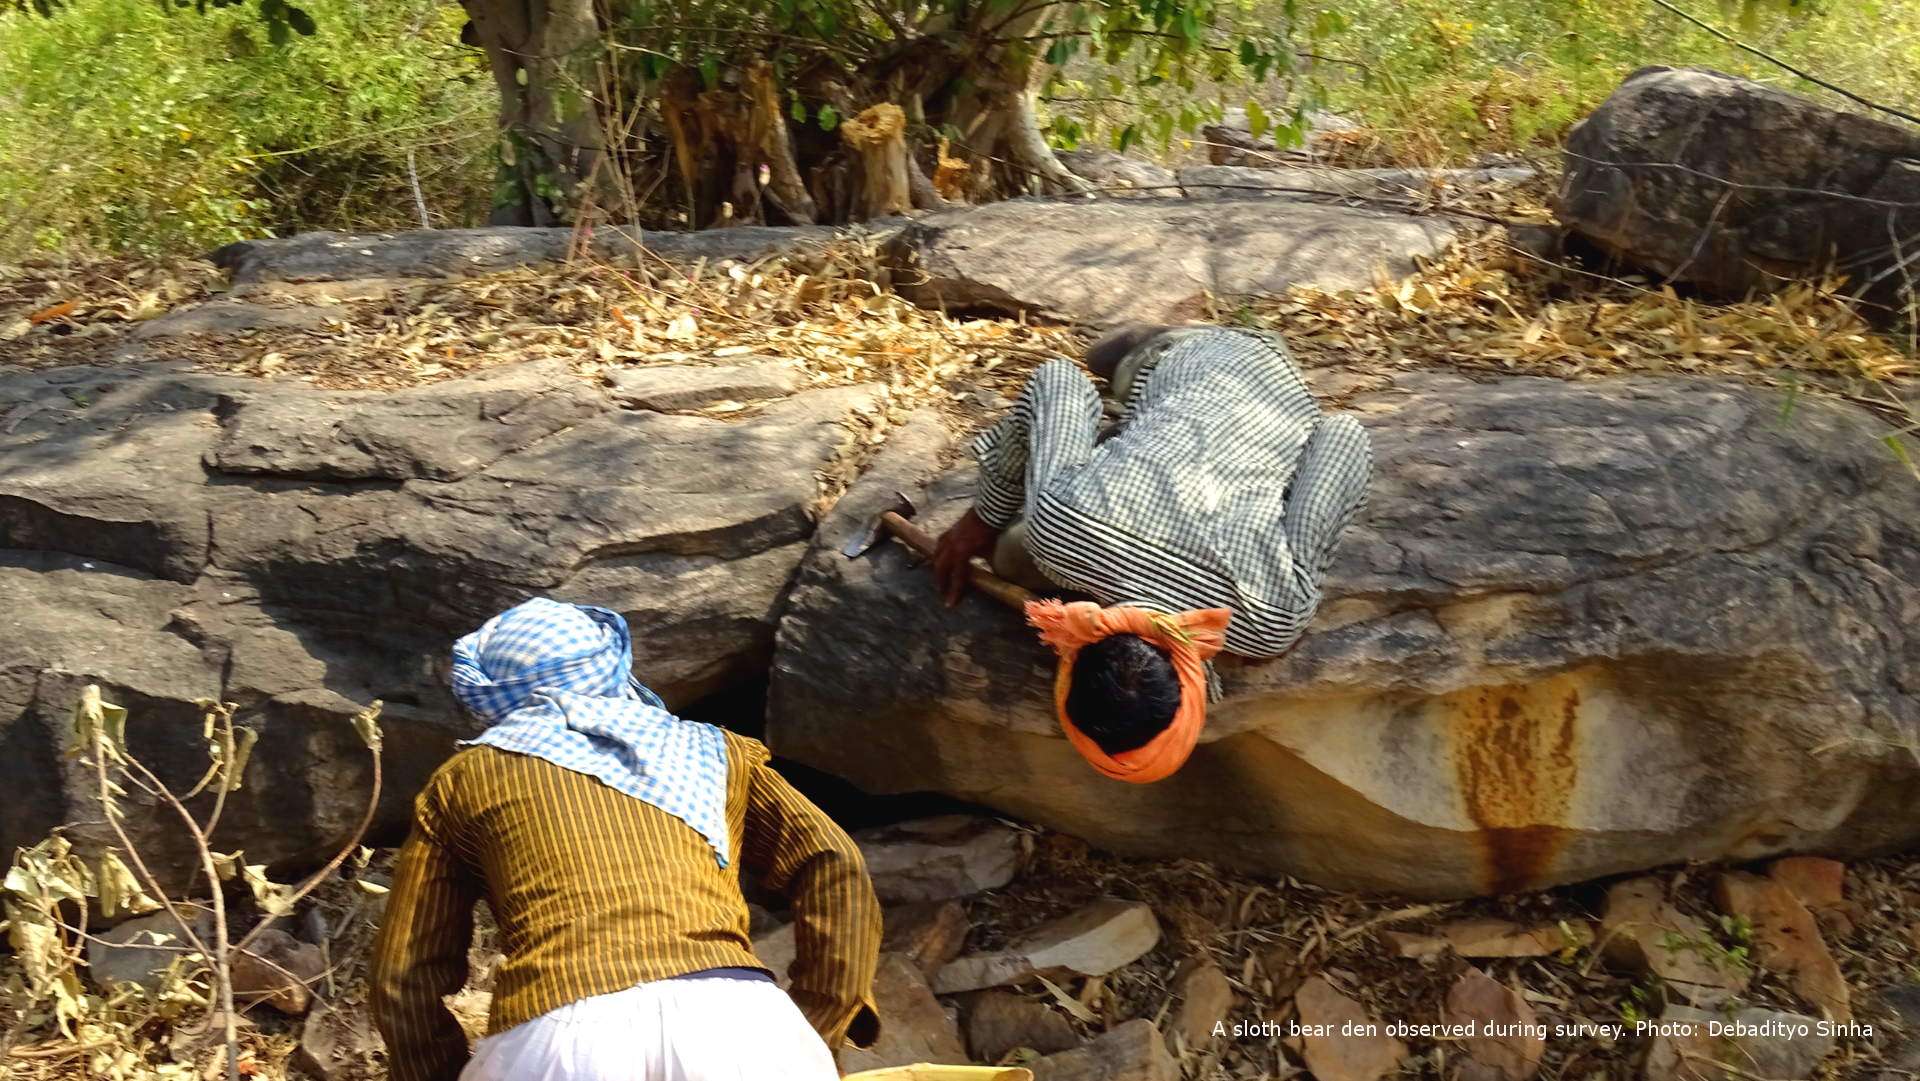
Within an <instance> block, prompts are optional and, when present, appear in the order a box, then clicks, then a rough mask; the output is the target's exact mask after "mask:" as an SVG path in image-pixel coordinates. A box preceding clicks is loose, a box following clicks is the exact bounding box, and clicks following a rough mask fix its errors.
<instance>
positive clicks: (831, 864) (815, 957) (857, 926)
mask: <svg viewBox="0 0 1920 1081" xmlns="http://www.w3.org/2000/svg"><path fill="white" fill-rule="evenodd" d="M752 768H753V771H754V772H753V778H752V781H751V783H750V785H749V787H748V791H747V816H746V836H745V838H744V840H743V843H742V846H741V862H742V865H743V867H744V869H745V870H746V871H747V873H749V874H752V875H754V876H756V877H758V878H759V879H760V881H761V882H763V883H764V884H765V885H766V886H767V888H769V889H772V890H776V891H778V892H780V893H783V894H785V895H786V896H787V899H788V900H789V901H790V902H791V903H792V905H793V918H794V946H795V957H794V962H793V967H792V968H791V969H789V970H788V975H789V976H790V978H791V980H792V985H791V987H790V988H789V989H788V994H790V995H791V996H792V997H793V1001H794V1004H795V1005H797V1006H798V1007H799V1008H800V1012H801V1013H802V1014H804V1015H805V1016H806V1018H807V1021H808V1023H809V1024H811V1025H812V1026H813V1028H814V1030H815V1031H816V1032H818V1033H820V1036H821V1038H822V1039H824V1040H825V1041H826V1043H827V1046H828V1047H830V1048H838V1047H839V1046H840V1045H841V1044H842V1043H843V1042H851V1043H852V1044H854V1045H855V1046H856V1047H868V1046H871V1045H872V1043H873V1041H874V1039H875V1038H876V1037H877V1036H878V1035H879V1033H880V1021H879V1016H878V1015H877V1014H876V1013H875V1012H874V1006H873V975H874V972H875V970H876V969H877V968H878V967H879V964H880V930H881V928H880V902H879V901H878V899H876V898H875V897H874V893H873V882H872V880H871V879H869V878H868V877H867V864H866V860H865V858H863V857H862V856H861V855H860V849H859V847H858V846H856V845H855V844H854V843H853V839H852V838H851V837H848V836H847V834H846V831H845V830H842V829H841V828H840V827H839V826H838V825H835V824H834V822H833V820H832V819H830V818H828V817H827V816H826V814H825V813H823V812H822V811H821V810H820V809H819V808H818V807H815V806H814V805H813V804H812V803H811V802H810V801H808V800H807V798H806V797H805V796H802V795H801V794H800V793H798V792H796V791H794V789H793V786H792V785H789V784H788V783H787V781H786V778H784V777H781V776H780V775H779V774H778V773H776V772H774V770H773V768H772V767H770V766H768V765H767V764H766V763H765V761H764V759H763V760H761V761H758V762H756V763H755V764H754V766H753V767H752Z"/></svg>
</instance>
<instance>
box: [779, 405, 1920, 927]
mask: <svg viewBox="0 0 1920 1081" xmlns="http://www.w3.org/2000/svg"><path fill="white" fill-rule="evenodd" d="M1782 404H1783V403H1782V398H1781V395H1779V394H1778V393H1775V392H1771V391H1765V390H1760V389H1756V388H1753V387H1751V386H1749V385H1746V384H1743V383H1738V382H1732V381H1716V380H1682V379H1659V380H1617V381H1608V382H1601V383H1568V382H1561V381H1556V380H1550V379H1536V378H1504V379H1494V380H1489V381H1486V382H1474V381H1471V380H1468V379H1465V378H1462V377H1458V376H1452V375H1440V374H1410V375H1403V376H1401V377H1400V378H1399V379H1398V381H1397V382H1396V383H1395V385H1393V386H1392V387H1389V388H1388V389H1385V390H1377V391H1365V392H1361V393H1358V394H1356V395H1355V396H1354V397H1353V398H1352V399H1351V401H1350V403H1349V406H1348V408H1350V409H1351V410H1352V411H1353V412H1354V413H1355V415H1356V416H1358V418H1359V419H1360V420H1361V422H1362V423H1363V424H1364V425H1365V426H1366V427H1367V429H1368V431H1369V432H1370V433H1371V434H1372V437H1373V441H1374V450H1375V458H1376V469H1375V478H1374V482H1373V486H1372V491H1371V494H1370V498H1369V503H1368V506H1367V509H1366V510H1365V511H1364V512H1363V513H1362V515H1361V516H1360V517H1359V519H1358V520H1357V521H1356V522H1355V524H1354V525H1353V526H1352V528H1351V529H1350V530H1349V531H1348V532H1347V534H1346V535H1345V536H1344V537H1343V539H1342V542H1341V544H1340V546H1339V549H1338V551H1337V552H1336V554H1335V557H1334V561H1333V565H1332V567H1331V570H1330V572H1329V574H1328V577H1327V580H1326V585H1325V599H1324V601H1323V604H1322V606H1321V610H1320V613H1319V616H1318V618H1317V619H1316V621H1315V623H1314V624H1313V627H1312V629H1311V632H1310V633H1309V634H1308V635H1307V636H1306V637H1305V638H1304V639H1302V640H1301V642H1300V643H1299V644H1298V645H1297V646H1295V647H1294V649H1293V650H1292V651H1291V652H1289V653H1288V654H1287V655H1285V656H1283V657H1281V658H1278V659H1276V660H1273V661H1270V662H1263V663H1243V662H1236V661H1232V660H1228V661H1226V662H1223V663H1222V664H1221V665H1220V666H1219V668H1220V676H1221V680H1222V684H1223V690H1224V698H1223V699H1222V701H1220V702H1219V703H1217V704H1216V705H1215V706H1214V707H1213V708H1212V710H1211V712H1210V716H1209V718H1208V722H1207V728H1206V730H1205V732H1204V733H1203V735H1202V739H1201V743H1200V745H1199V747H1198V748H1197V749H1196V751H1195V753H1194V756H1193V758H1192V760H1191V761H1190V762H1189V763H1188V765H1187V766H1186V768H1185V769H1184V770H1183V771H1181V772H1180V773H1179V774H1177V775H1175V776H1174V777H1172V778H1170V779H1168V780H1166V781H1163V782H1160V783H1158V784H1153V785H1129V784H1124V783H1120V782H1115V781H1110V780H1107V779H1106V778H1103V777H1101V776H1100V775H1099V774H1097V773H1095V772H1094V771H1093V770H1092V769H1090V768H1089V767H1088V766H1087V765H1086V764H1085V763H1084V762H1082V761H1081V760H1080V758H1079V756H1078V755H1076V754H1075V753H1074V751H1073V749H1072V747H1071V746H1070V745H1069V744H1068V743H1067V741H1066V740H1065V739H1064V738H1062V736H1061V734H1060V731H1059V725H1058V722H1057V721H1056V720H1055V719H1054V717H1053V713H1052V709H1051V705H1050V703H1051V694H1050V692H1051V687H1052V680H1053V665H1052V663H1051V658H1050V657H1049V656H1048V654H1047V653H1046V652H1044V651H1043V650H1042V648H1041V647H1040V646H1039V645H1038V644H1037V643H1036V641H1035V639H1034V638H1033V635H1032V632H1031V631H1029V630H1027V629H1026V628H1025V627H1024V626H1023V625H1022V623H1021V621H1020V620H1019V619H1018V618H1016V617H1014V616H1013V615H1011V614H1010V613H1008V612H1007V611H1006V610H1005V609H1004V608H1001V607H1000V606H998V605H997V604H996V603H995V602H993V601H991V600H989V599H987V598H984V597H982V596H980V595H977V594H975V595H973V596H970V597H969V598H968V599H966V600H965V601H963V602H962V603H961V604H960V605H959V606H958V607H956V608H952V609H948V608H946V607H944V606H942V605H940V604H939V603H938V602H937V600H936V598H935V596H934V593H933V589H932V585H931V581H930V577H929V575H928V573H927V570H926V568H925V567H924V566H923V565H916V564H915V563H913V562H911V561H910V560H908V559H907V558H905V557H904V556H903V555H902V554H901V553H900V552H897V551H892V550H879V551H875V552H872V553H870V554H869V555H867V556H866V557H864V558H862V559H859V560H848V559H845V558H843V557H841V556H840V555H839V552H838V547H839V545H840V544H842V543H844V541H845V540H846V538H847V537H848V536H849V535H850V534H851V532H852V531H853V530H855V529H857V528H858V525H859V523H860V522H861V521H863V520H864V515H866V514H871V513H872V508H873V507H874V506H875V505H877V504H879V503H881V502H884V500H885V499H886V498H887V497H888V496H889V495H890V494H891V493H892V492H893V491H894V490H896V489H904V490H907V491H909V492H910V493H915V494H916V500H917V502H918V503H919V505H920V506H921V508H922V510H921V518H922V520H924V521H925V522H926V524H927V526H928V528H929V529H932V530H934V531H938V530H939V529H940V528H942V527H943V526H944V525H945V524H946V523H947V522H949V521H951V520H952V519H953V518H954V517H956V516H957V515H958V514H959V513H960V512H961V511H962V510H963V509H964V507H965V506H966V505H967V501H968V499H970V497H971V494H972V488H973V470H972V469H971V468H969V467H968V466H967V465H966V464H964V460H963V463H962V464H959V465H955V466H950V467H943V465H942V461H941V455H942V453H943V451H944V448H945V445H946V444H945V442H944V441H943V440H942V439H940V438H932V437H927V436H922V435H918V434H913V433H910V432H898V433H896V434H895V435H894V437H893V438H892V439H891V440H890V441H889V444H888V447H887V448H886V449H884V450H883V451H882V453H881V454H880V455H879V457H878V458H877V459H876V462H875V469H876V473H875V476H874V480H873V483H872V484H869V483H868V482H867V480H866V479H865V478H863V479H862V481H861V482H859V483H856V484H855V485H854V487H853V490H851V491H850V492H849V493H848V496H847V499H846V500H845V501H843V504H842V507H841V508H840V509H836V511H835V512H833V513H832V514H830V515H829V516H828V517H827V518H826V519H824V520H823V522H822V524H821V528H820V530H819V532H818V534H817V537H816V544H817V547H816V549H815V552H814V554H813V555H811V556H810V557H809V558H808V560H807V562H806V565H805V566H804V568H803V569H802V572H801V575H800V578H799V581H798V583H797V584H796V586H795V589H794V592H793V595H792V597H791V599H790V602H789V607H788V610H787V614H786V616H785V618H784V619H783V620H782V622H781V627H780V633H779V645H778V651H777V653H776V656H775V662H774V673H773V680H772V688H771V702H770V708H769V717H768V738H769V739H770V741H771V742H772V744H773V746H774V747H775V749H776V751H777V752H778V753H780V754H782V755H784V756H787V757H789V758H793V759H797V760H799V761H801V762H804V763H806V764H808V765H812V766H815V767H817V768H820V769H824V770H828V771H831V772H834V773H837V774H839V775H840V776H842V777H844V778H846V779H848V780H850V781H852V782H853V783H854V784H856V785H859V786H860V787H862V788H864V789H866V790H867V791H870V792H875V793H886V792H914V791H936V792H943V793H946V794H948V795H952V796H956V797H959V798H962V799H966V800H971V801H974V802H977V803H981V804H985V805H987V806H990V807H993V808H995V809H997V810H999V811H1002V812H1004V813H1007V814H1010V815H1013V816H1015V817H1018V818H1022V819H1024V820H1027V821H1033V822H1038V823H1041V824H1043V825H1046V826H1049V827H1052V828H1054V829H1057V830H1060V831H1061V832H1064V833H1067V834H1070V835H1073V836H1076V837H1083V838H1085V839H1087V840H1088V841H1090V842H1092V843H1093V844H1096V845H1098V846H1101V847H1103V848H1106V849H1108V850H1113V851H1119V852H1122V853H1128V854H1138V855H1160V856H1191V857H1194V858H1201V859H1209V860H1213V861H1216V862H1219V863H1221V864H1225V865H1229V866H1234V867H1239V868H1243V869H1246V870H1250V871H1255V872H1260V873H1286V874H1292V875H1295V876H1298V877H1301V878H1305V879H1309V880H1311V881H1314V882H1316V883H1318V884H1321V885H1325V886H1332V887H1339V888H1349V889H1363V890H1387V891H1394V892H1398V893H1401V894H1407V895H1414V896H1422V897H1458V896H1468V895H1479V894H1498V893H1506V892H1511V891H1514V890H1523V889H1531V888H1536V887H1540V886H1545V885H1550V884H1555V883H1562V882H1570V881H1578V880H1584V879H1590V878H1596V877H1600V876H1604V875H1612V874H1620V873H1625V872H1630V871H1633V870H1636V869H1643V868H1648V867H1654V866H1659V865H1662V864H1668V863H1677V862H1682V861H1687V860H1696V859H1699V860H1712V859H1719V858H1725V857H1731V858H1735V859H1759V858H1764V857H1766V856H1769V855H1773V854H1778V853H1784V852H1789V851H1795V852H1808V851H1822V852H1828V853H1831V854H1835V855H1848V854H1862V855H1864V854H1868V853H1877V852H1886V851H1889V850H1893V849H1896V848H1899V847H1901V846H1905V845H1911V844H1913V843H1914V842H1915V841H1916V840H1920V764H1917V763H1916V762H1915V761H1914V759H1913V758H1912V756H1911V755H1909V754H1907V753H1906V752H1905V751H1904V750H1903V749H1902V748H1904V747H1906V746H1909V745H1910V744H1911V743H1912V741H1913V740H1914V739H1915V738H1916V734H1917V733H1920V697H1917V695H1920V636H1916V634H1915V632H1914V631H1913V630H1911V628H1913V627H1915V626H1916V625H1920V624H1917V623H1916V620H1915V618H1914V615H1915V613H1916V612H1920V585H1916V583H1920V525H1917V523H1920V484H1915V483H1914V480H1913V477H1912V476H1911V474H1909V473H1907V472H1906V471H1905V470H1904V469H1903V468H1902V466H1901V465H1900V463H1899V461H1898V460H1897V459H1896V458H1895V457H1894V456H1893V455H1891V454H1890V453H1889V452H1888V451H1887V450H1886V448H1885V446H1884V444H1882V443H1880V442H1879V441H1878V439H1877V435H1878V433H1879V432H1880V431H1881V430H1882V427H1881V425H1880V423H1879V422H1878V421H1876V420H1874V419H1873V418H1871V417H1870V416H1869V415H1868V414H1866V413H1865V412H1863V411H1860V410H1857V409H1855V408H1853V407H1850V406H1845V405H1840V404H1835V403H1830V402H1825V401H1814V400H1812V399H1810V398H1807V397H1802V398H1801V399H1799V401H1798V402H1797V403H1796V404H1795V405H1794V407H1793V409H1792V410H1791V412H1790V415H1789V416H1788V417H1787V418H1786V419H1785V420H1784V421H1783V419H1782V414H1783V408H1782ZM916 484H917V485H918V486H916ZM842 510H844V511H845V514H842ZM1816 751H1817V752H1818V753H1815V752H1816Z"/></svg>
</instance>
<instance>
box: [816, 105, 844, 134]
mask: <svg viewBox="0 0 1920 1081" xmlns="http://www.w3.org/2000/svg"><path fill="white" fill-rule="evenodd" d="M819 119H820V130H821V131H832V130H833V129H835V128H837V127H839V126H840V110H838V109H836V108H834V107H833V106H831V105H822V106H820V113H819Z"/></svg>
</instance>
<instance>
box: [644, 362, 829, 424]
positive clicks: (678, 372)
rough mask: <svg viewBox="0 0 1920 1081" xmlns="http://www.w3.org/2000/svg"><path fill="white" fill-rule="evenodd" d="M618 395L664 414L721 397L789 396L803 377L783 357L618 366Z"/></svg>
mask: <svg viewBox="0 0 1920 1081" xmlns="http://www.w3.org/2000/svg"><path fill="white" fill-rule="evenodd" d="M607 382H608V383H610V384H612V386H613V396H614V398H615V399H616V400H618V401H619V402H620V404H622V405H624V406H626V407H627V408H629V409H648V410H652V411H654V412H659V413H672V412H684V411H687V410H693V409H705V408H706V407H708V406H710V405H717V404H719V403H720V402H755V401H763V400H765V399H767V398H784V397H786V396H787V395H789V394H792V393H793V392H794V391H795V390H797V389H799V386H800V377H799V374H798V373H797V372H795V371H794V369H793V368H792V367H791V366H790V365H787V364H785V363H782V362H780V361H778V360H765V361H762V362H760V363H752V364H722V365H711V366H703V365H684V364H674V365H663V366H659V367H645V368H618V369H615V370H613V371H611V372H609V373H607Z"/></svg>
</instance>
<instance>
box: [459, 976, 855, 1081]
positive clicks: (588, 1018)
mask: <svg viewBox="0 0 1920 1081" xmlns="http://www.w3.org/2000/svg"><path fill="white" fill-rule="evenodd" d="M839 1076H840V1071H839V1070H837V1069H836V1068H835V1067H834V1064H833V1056H832V1055H831V1054H830V1053H829V1052H828V1051H827V1045H826V1043H825V1042H824V1041H822V1040H821V1039H820V1036H819V1034H818V1033H816V1032H814V1031H813V1028H812V1026H810V1025H808V1024H807V1021H806V1018H804V1017H802V1016H801V1015H800V1010H799V1008H798V1007H796V1006H795V1005H794V1004H793V1000H792V999H790V998H788V997H787V993H786V992H785V991H782V990H781V989H780V988H779V987H778V986H776V985H774V984H771V983H760V982H758V981H754V980H735V979H724V978H721V979H692V980H660V981H657V982H654V983H643V984H641V985H640V986H638V987H630V988H628V989H627V990H625V991H616V992H614V993H613V994H610V995H597V996H595V997H593V998H588V999H582V1000H580V1001H579V1002H575V1003H572V1004H570V1005H566V1006H562V1007H560V1008H559V1009H557V1010H554V1011H553V1012H551V1013H548V1014H545V1015H542V1016H540V1017H536V1018H534V1019H533V1020H531V1021H528V1022H527V1023H526V1024H523V1025H515V1026H514V1027H512V1028H510V1029H508V1030H507V1031H505V1032H502V1033H498V1034H496V1035H493V1036H489V1037H487V1038H486V1039H484V1040H481V1041H480V1043H479V1044H478V1045H477V1046H475V1047H474V1050H473V1059H472V1061H470V1062H468V1063H467V1068H466V1069H465V1070H462V1071H461V1073H460V1081H775V1079H778V1081H837V1079H838V1078H839Z"/></svg>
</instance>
